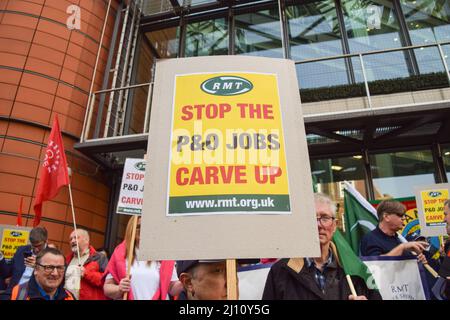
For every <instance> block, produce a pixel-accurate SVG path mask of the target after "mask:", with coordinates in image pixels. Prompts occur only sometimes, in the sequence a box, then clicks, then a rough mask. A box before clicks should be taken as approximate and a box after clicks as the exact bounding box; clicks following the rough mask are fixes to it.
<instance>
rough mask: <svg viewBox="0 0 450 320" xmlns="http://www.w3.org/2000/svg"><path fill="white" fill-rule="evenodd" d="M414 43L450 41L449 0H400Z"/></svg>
mask: <svg viewBox="0 0 450 320" xmlns="http://www.w3.org/2000/svg"><path fill="white" fill-rule="evenodd" d="M400 3H401V5H402V10H403V14H404V15H405V20H406V24H407V26H408V30H409V35H410V37H411V42H412V44H414V45H418V44H429V43H435V42H437V41H441V42H445V41H450V2H449V1H448V0H400Z"/></svg>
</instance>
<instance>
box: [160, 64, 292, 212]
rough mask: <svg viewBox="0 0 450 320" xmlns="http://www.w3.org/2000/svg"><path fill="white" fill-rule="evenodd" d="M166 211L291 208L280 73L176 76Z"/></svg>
mask: <svg viewBox="0 0 450 320" xmlns="http://www.w3.org/2000/svg"><path fill="white" fill-rule="evenodd" d="M174 89H175V92H174V97H175V100H174V104H173V119H172V148H171V159H170V175H169V195H168V196H169V199H168V215H176V214H178V215H179V214H212V213H214V214H218V213H222V214H232V213H247V214H248V213H271V214H275V213H291V207H290V203H289V188H288V172H287V168H286V157H285V148H284V138H283V124H282V118H281V111H280V97H279V93H278V81H277V75H276V74H263V73H242V72H221V73H200V74H198V73H197V74H185V75H177V76H176V77H175V88H174Z"/></svg>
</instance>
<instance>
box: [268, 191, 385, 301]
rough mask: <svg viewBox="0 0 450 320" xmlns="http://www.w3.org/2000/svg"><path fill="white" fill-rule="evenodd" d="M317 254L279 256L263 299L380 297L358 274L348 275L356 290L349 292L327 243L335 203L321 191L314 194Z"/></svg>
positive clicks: (341, 270) (328, 241) (358, 298)
mask: <svg viewBox="0 0 450 320" xmlns="http://www.w3.org/2000/svg"><path fill="white" fill-rule="evenodd" d="M314 202H315V208H316V217H317V228H318V232H319V241H320V251H321V255H320V257H314V258H305V259H303V258H291V259H281V260H280V261H278V262H277V263H275V264H274V265H273V266H272V268H271V269H270V271H269V274H268V276H267V280H266V285H265V288H264V293H263V300H297V299H299V300H347V299H350V300H367V298H369V299H381V297H380V295H379V294H378V293H377V292H375V291H373V290H369V289H368V288H367V286H366V283H365V282H364V280H363V279H361V278H360V277H356V276H352V281H353V284H354V286H355V289H356V292H357V293H358V294H361V295H360V296H353V295H351V291H350V288H349V286H348V283H347V280H346V279H345V272H344V270H343V268H342V267H341V266H340V264H339V262H338V259H337V256H338V255H337V251H336V247H335V245H334V244H333V243H332V242H331V239H332V237H333V234H334V232H335V231H336V206H335V204H334V203H333V201H332V200H331V199H330V198H329V197H328V196H327V195H325V194H321V193H316V194H314Z"/></svg>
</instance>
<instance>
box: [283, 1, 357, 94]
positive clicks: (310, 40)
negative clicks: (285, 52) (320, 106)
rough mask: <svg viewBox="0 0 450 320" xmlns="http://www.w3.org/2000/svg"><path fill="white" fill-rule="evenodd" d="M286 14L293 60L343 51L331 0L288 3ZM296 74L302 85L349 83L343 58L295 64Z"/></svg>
mask: <svg viewBox="0 0 450 320" xmlns="http://www.w3.org/2000/svg"><path fill="white" fill-rule="evenodd" d="M286 17H287V22H288V33H289V44H290V50H291V58H292V59H293V60H296V61H299V60H305V59H314V58H319V57H327V56H336V55H341V54H343V50H342V42H341V33H340V30H339V24H338V19H337V13H336V8H335V5H334V1H333V0H326V1H320V2H313V3H307V4H298V5H293V6H288V7H286ZM297 76H298V80H299V86H300V88H302V89H306V88H319V87H328V86H335V85H340V84H347V83H348V77H347V70H346V65H345V60H344V59H336V60H326V61H317V62H309V63H304V64H297Z"/></svg>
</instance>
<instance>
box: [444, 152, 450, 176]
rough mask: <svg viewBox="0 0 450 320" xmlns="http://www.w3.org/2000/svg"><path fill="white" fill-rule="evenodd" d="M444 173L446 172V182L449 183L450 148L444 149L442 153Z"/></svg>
mask: <svg viewBox="0 0 450 320" xmlns="http://www.w3.org/2000/svg"><path fill="white" fill-rule="evenodd" d="M442 158H443V160H444V165H445V171H446V172H447V181H450V147H447V148H444V149H443V151H442Z"/></svg>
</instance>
